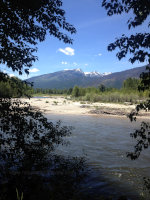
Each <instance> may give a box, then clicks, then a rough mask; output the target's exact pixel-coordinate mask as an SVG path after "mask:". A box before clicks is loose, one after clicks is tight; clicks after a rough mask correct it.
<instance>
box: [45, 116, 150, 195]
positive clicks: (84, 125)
mask: <svg viewBox="0 0 150 200" xmlns="http://www.w3.org/2000/svg"><path fill="white" fill-rule="evenodd" d="M47 117H48V119H49V120H50V121H52V122H56V121H58V120H61V121H62V125H68V126H73V127H74V130H72V135H71V136H70V137H69V138H67V140H69V141H70V145H69V146H67V147H65V146H60V147H59V148H58V149H57V151H56V152H57V154H60V155H69V156H77V157H79V156H84V157H85V158H86V160H87V163H88V165H89V167H90V169H91V172H90V175H89V177H88V179H87V181H86V184H85V188H86V190H87V191H88V192H91V193H92V192H94V193H102V194H104V195H105V194H107V195H114V196H116V197H117V196H118V195H127V196H129V199H141V198H142V196H143V177H144V176H149V172H150V154H149V150H144V151H143V152H142V155H141V157H140V158H139V159H138V160H135V161H131V160H130V159H129V158H127V157H126V153H127V152H130V151H132V150H133V146H134V144H135V140H134V139H132V138H131V137H130V133H131V132H132V131H134V130H135V129H136V128H138V127H139V125H140V123H139V122H133V123H131V122H130V121H129V120H128V119H126V118H111V117H96V116H72V115H47ZM144 195H146V194H144ZM145 199H148V197H147V195H146V196H145Z"/></svg>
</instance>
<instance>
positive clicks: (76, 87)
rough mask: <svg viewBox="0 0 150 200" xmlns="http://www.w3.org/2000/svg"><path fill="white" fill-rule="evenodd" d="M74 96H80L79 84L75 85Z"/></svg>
mask: <svg viewBox="0 0 150 200" xmlns="http://www.w3.org/2000/svg"><path fill="white" fill-rule="evenodd" d="M72 96H73V97H79V87H78V86H77V85H76V86H74V88H73V90H72Z"/></svg>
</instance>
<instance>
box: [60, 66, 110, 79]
mask: <svg viewBox="0 0 150 200" xmlns="http://www.w3.org/2000/svg"><path fill="white" fill-rule="evenodd" d="M64 71H75V72H79V73H82V74H83V75H84V76H87V77H102V76H107V75H109V74H112V73H111V72H104V73H100V72H97V71H93V72H83V71H82V69H80V68H77V69H64Z"/></svg>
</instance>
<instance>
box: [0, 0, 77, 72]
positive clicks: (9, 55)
mask: <svg viewBox="0 0 150 200" xmlns="http://www.w3.org/2000/svg"><path fill="white" fill-rule="evenodd" d="M61 6H62V0H7V1H6V0H0V15H1V16H0V64H6V65H7V67H8V68H11V69H12V70H13V71H18V72H19V74H22V71H23V69H24V71H25V72H26V73H29V71H28V70H29V68H30V67H31V66H32V64H33V62H35V61H36V60H37V59H38V58H37V57H36V56H35V55H34V54H33V53H34V52H36V51H37V47H36V45H37V43H38V42H42V41H44V40H45V37H46V34H47V32H49V34H50V35H52V36H54V37H56V38H58V39H59V40H62V41H63V42H64V43H72V39H71V38H70V37H69V36H68V35H66V34H65V33H63V32H62V31H63V29H64V30H65V31H67V32H69V33H71V34H73V33H76V29H75V28H74V27H73V26H72V25H71V24H69V23H68V22H66V19H65V11H64V10H63V9H62V8H61Z"/></svg>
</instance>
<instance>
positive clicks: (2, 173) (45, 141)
mask: <svg viewBox="0 0 150 200" xmlns="http://www.w3.org/2000/svg"><path fill="white" fill-rule="evenodd" d="M61 6H62V1H61V0H0V64H5V65H6V66H7V67H8V68H11V69H12V70H13V71H18V72H19V74H22V73H23V71H25V73H27V74H28V73H29V71H28V70H29V68H30V67H31V66H32V64H33V62H34V61H35V60H37V59H38V58H37V57H36V56H35V55H34V53H35V52H36V51H37V47H36V45H37V43H38V42H42V41H44V40H45V37H46V34H47V32H49V34H50V35H53V36H54V37H56V38H58V39H59V40H62V41H63V42H64V43H72V39H71V38H70V37H69V36H68V35H66V34H65V32H66V31H67V32H68V33H71V34H73V33H75V32H76V30H75V28H74V27H73V26H72V25H71V24H69V23H68V22H66V19H65V11H64V10H63V9H61ZM63 30H64V33H63ZM12 80H13V81H12ZM0 81H1V83H2V81H3V83H4V84H6V85H7V82H8V81H9V77H8V75H7V74H5V73H2V72H0ZM11 81H12V82H11V85H10V86H13V85H15V84H16V83H17V84H16V85H15V86H18V88H17V87H16V88H15V89H17V91H19V92H22V89H23V90H24V89H26V88H22V86H23V87H25V86H24V84H22V83H21V82H20V81H19V80H16V79H11ZM70 133H71V132H70V129H69V128H67V127H62V126H60V123H57V124H56V125H54V124H53V123H52V122H49V121H48V120H47V119H46V118H45V117H44V116H43V115H42V113H41V112H39V111H37V110H35V109H33V108H31V106H30V105H29V104H28V103H22V102H21V101H19V100H13V99H11V98H4V96H3V95H2V96H1V98H0V188H1V193H0V199H1V200H6V199H7V200H8V199H9V200H10V199H11V200H13V199H16V192H17V199H22V197H23V199H29V200H30V199H37V200H38V199H48V198H50V199H63V198H64V199H71V198H72V196H73V192H74V189H75V187H76V186H77V185H79V182H80V180H81V176H80V172H81V171H83V160H82V159H79V160H78V159H70V158H68V159H65V158H63V157H58V156H55V155H54V153H52V151H53V150H54V149H55V148H56V147H57V146H58V145H59V144H66V142H65V141H64V140H63V137H64V136H68V135H70ZM65 169H66V170H67V171H65ZM42 170H45V171H44V172H43V171H42ZM44 174H45V175H44ZM58 175H59V178H60V179H61V180H62V181H63V183H62V185H61V186H62V188H61V187H60V185H59V186H58V181H57V180H59V179H58ZM49 176H50V177H51V178H50V180H49ZM66 177H67V180H65V178H66ZM69 177H70V178H71V179H69ZM45 179H46V180H45ZM70 180H71V181H70ZM50 181H51V184H49V182H50ZM60 182H61V181H59V184H60ZM75 185H76V186H75ZM30 186H31V188H30ZM54 186H56V189H58V187H59V193H60V194H61V196H60V195H59V194H58V191H57V193H56V189H55V188H54V192H55V194H53V192H52V189H53V187H54ZM69 186H71V187H70V188H71V191H70V190H68V189H69ZM35 188H36V190H35ZM41 189H42V191H41ZM22 194H23V196H22ZM21 196H22V197H21Z"/></svg>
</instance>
